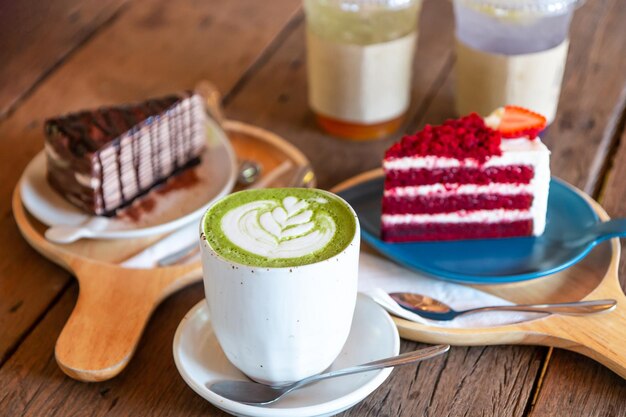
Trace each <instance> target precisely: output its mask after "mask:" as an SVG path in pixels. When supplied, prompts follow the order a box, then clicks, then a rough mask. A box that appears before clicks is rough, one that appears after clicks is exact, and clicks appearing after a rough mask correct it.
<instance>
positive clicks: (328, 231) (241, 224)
mask: <svg viewBox="0 0 626 417" xmlns="http://www.w3.org/2000/svg"><path fill="white" fill-rule="evenodd" d="M308 206H309V204H308V203H307V201H306V200H300V199H298V198H296V197H293V196H290V197H286V198H284V199H283V201H282V202H278V201H274V200H259V201H253V202H250V203H247V204H243V205H241V206H239V207H236V208H234V209H232V210H231V211H229V212H228V213H226V214H225V215H224V217H222V221H221V228H222V232H223V233H224V235H225V236H226V237H227V238H228V239H229V240H230V241H231V242H232V243H233V244H235V245H237V246H239V247H240V248H242V249H244V250H246V251H248V252H250V253H253V254H255V255H259V256H264V257H267V258H271V259H284V258H297V257H301V256H305V255H309V254H311V253H314V252H316V251H318V250H321V249H323V248H324V247H326V245H328V243H329V242H330V241H331V239H332V238H333V236H334V235H335V231H336V225H335V221H334V220H333V218H332V217H330V216H329V215H326V214H324V213H317V215H315V216H314V215H313V211H311V210H309V209H308Z"/></svg>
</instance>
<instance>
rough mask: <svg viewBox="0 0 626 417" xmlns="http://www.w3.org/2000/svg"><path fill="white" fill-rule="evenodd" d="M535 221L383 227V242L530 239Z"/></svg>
mask: <svg viewBox="0 0 626 417" xmlns="http://www.w3.org/2000/svg"><path fill="white" fill-rule="evenodd" d="M532 232H533V221H532V220H530V219H528V220H517V221H510V222H499V223H481V222H468V223H421V224H396V225H392V226H389V225H383V227H382V231H381V234H382V239H383V240H384V241H386V242H418V241H439V240H457V239H484V238H501V237H519V236H530V235H531V234H532Z"/></svg>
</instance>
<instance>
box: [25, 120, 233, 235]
mask: <svg viewBox="0 0 626 417" xmlns="http://www.w3.org/2000/svg"><path fill="white" fill-rule="evenodd" d="M192 169H193V170H195V175H196V176H197V181H195V182H194V183H193V184H191V185H190V186H187V187H180V188H176V189H171V190H168V191H167V193H165V194H160V193H159V192H158V191H156V190H153V191H151V192H150V193H149V194H148V195H147V196H146V197H144V198H150V199H151V200H152V203H153V204H152V207H151V208H150V209H149V210H144V211H141V212H140V215H139V216H135V217H134V218H133V216H128V215H124V214H123V213H124V211H122V214H121V215H117V216H115V217H111V218H108V221H107V222H106V225H105V226H104V228H103V229H102V230H100V231H97V232H94V235H93V236H91V238H98V239H121V238H136V237H142V236H150V235H155V234H160V233H166V232H169V231H172V230H175V229H177V228H179V227H181V226H183V225H186V224H188V223H190V222H192V221H194V220H199V219H200V217H202V214H204V212H205V211H206V210H207V208H208V207H209V205H211V203H212V202H213V201H215V200H216V199H218V198H220V197H222V196H224V195H226V194H228V193H229V192H230V191H231V190H232V189H233V186H234V184H235V180H236V177H237V162H236V157H235V152H234V150H233V148H232V146H231V144H230V141H229V140H228V138H227V137H226V134H225V133H224V131H223V130H222V129H221V128H219V127H218V126H217V125H216V124H215V123H214V122H213V121H211V120H207V149H206V150H205V153H204V154H203V155H202V160H201V163H200V164H199V165H198V166H196V167H194V168H192ZM20 192H21V195H22V202H23V203H24V206H25V207H26V209H27V210H28V211H29V212H30V213H31V214H32V215H33V216H35V217H36V218H37V220H39V221H41V222H42V223H44V224H46V225H48V226H58V225H66V226H78V225H81V224H84V223H85V222H87V221H89V220H90V219H93V218H94V217H96V216H92V215H90V214H88V213H85V212H84V211H82V210H81V209H79V208H78V207H75V206H73V205H72V204H70V203H69V202H67V201H66V200H65V199H64V198H63V197H61V195H59V194H58V193H57V192H56V191H55V190H53V189H52V187H51V186H50V184H49V183H48V181H47V180H46V156H45V153H44V151H41V152H40V153H39V154H37V155H36V156H35V157H34V158H33V160H32V161H31V162H30V163H29V164H28V166H27V167H26V169H25V170H24V173H23V174H22V178H21V179H20Z"/></svg>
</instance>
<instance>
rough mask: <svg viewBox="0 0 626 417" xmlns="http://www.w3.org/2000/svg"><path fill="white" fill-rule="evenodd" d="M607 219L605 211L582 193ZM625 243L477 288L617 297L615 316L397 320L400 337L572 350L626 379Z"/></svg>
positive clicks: (543, 295) (552, 296)
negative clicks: (436, 322) (528, 276)
mask: <svg viewBox="0 0 626 417" xmlns="http://www.w3.org/2000/svg"><path fill="white" fill-rule="evenodd" d="M380 175H382V171H381V170H374V171H369V172H366V173H363V174H361V175H358V176H356V177H354V178H352V179H349V180H347V181H345V182H343V183H341V184H339V185H338V186H336V187H335V188H333V190H332V191H334V192H340V191H342V190H345V189H347V188H350V187H352V186H355V185H357V184H359V183H361V182H365V181H368V180H370V179H372V178H375V177H378V176H380ZM578 192H579V193H580V194H581V195H582V196H583V197H584V198H585V200H587V201H588V202H589V204H591V206H592V207H593V208H594V210H595V211H596V212H597V213H598V216H599V217H600V219H602V220H603V221H606V220H608V219H609V216H608V215H607V214H606V212H605V211H604V209H603V208H602V207H601V206H600V205H599V204H598V203H597V202H596V201H594V200H592V199H591V198H590V197H589V196H587V195H586V194H584V193H583V192H582V191H580V190H578ZM619 257H620V243H619V239H612V240H610V241H608V242H604V243H602V244H600V245H598V246H597V247H596V248H594V249H593V250H592V252H591V253H590V254H589V255H588V256H587V257H586V258H585V259H584V260H582V261H581V262H579V263H578V264H576V265H574V266H572V267H570V268H568V269H566V270H564V271H561V272H559V273H557V274H554V275H551V276H547V277H544V278H539V279H536V280H532V281H525V282H519V283H514V284H504V285H477V286H475V287H476V288H477V289H480V290H482V291H485V292H488V293H491V294H494V295H497V296H499V297H502V298H505V299H507V300H510V301H512V302H515V303H520V304H521V303H548V302H566V301H576V300H598V299H607V298H611V299H615V300H617V307H616V308H615V309H614V310H613V311H610V312H607V313H600V314H595V315H589V316H578V317H574V316H559V315H550V316H546V317H543V318H540V319H536V320H530V321H526V322H522V323H516V324H510V325H506V326H497V327H486V328H471V329H454V328H445V327H437V326H428V325H423V324H419V323H414V322H411V321H408V320H405V319H401V318H398V317H394V321H395V323H396V325H397V326H398V329H399V331H400V336H401V337H403V338H405V339H409V340H414V341H418V342H425V343H448V344H451V345H457V346H476V345H502V344H520V345H543V346H553V347H558V348H563V349H568V350H571V351H574V352H578V353H581V354H583V355H585V356H588V357H590V358H592V359H594V360H596V361H598V362H600V363H601V364H603V365H605V366H606V367H608V368H609V369H611V370H613V371H614V372H615V373H617V374H618V375H620V376H621V377H622V378H626V296H624V293H623V292H622V289H621V287H620V284H619V280H618V267H619Z"/></svg>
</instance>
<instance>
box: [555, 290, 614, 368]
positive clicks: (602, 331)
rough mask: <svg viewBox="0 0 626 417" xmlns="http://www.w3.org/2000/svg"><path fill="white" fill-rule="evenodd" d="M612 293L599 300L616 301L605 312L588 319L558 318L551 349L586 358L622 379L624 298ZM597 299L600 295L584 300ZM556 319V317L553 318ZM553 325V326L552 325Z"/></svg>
mask: <svg viewBox="0 0 626 417" xmlns="http://www.w3.org/2000/svg"><path fill="white" fill-rule="evenodd" d="M617 291H619V293H617V292H615V291H614V292H613V294H611V295H609V296H605V297H603V298H614V299H617V306H616V307H615V309H614V310H613V311H611V312H608V313H600V314H597V315H591V316H589V317H567V318H566V317H559V318H558V319H559V320H558V321H560V322H561V323H563V325H561V326H558V328H559V332H558V333H559V338H558V339H557V340H556V341H555V343H554V346H557V347H562V348H564V349H568V350H572V351H574V352H578V353H581V354H583V355H585V356H588V357H590V358H592V359H594V360H595V361H597V362H599V363H601V364H602V365H604V366H606V367H607V368H609V369H611V370H612V371H613V372H615V373H616V374H618V375H619V376H621V377H622V378H625V379H626V330H625V329H626V297H624V296H623V295H622V292H621V289H618V290H617ZM586 298H587V299H599V298H600V296H599V295H596V296H593V297H589V296H588V297H586ZM555 318H556V317H555ZM555 324H556V323H555Z"/></svg>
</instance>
